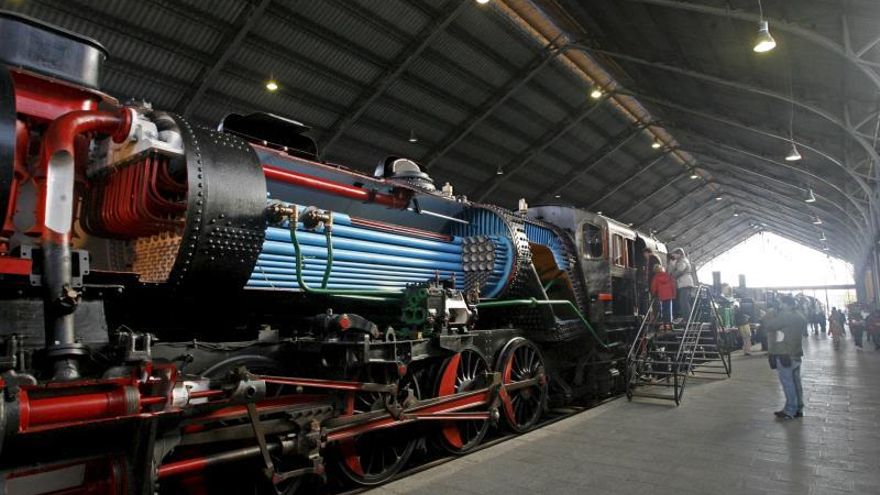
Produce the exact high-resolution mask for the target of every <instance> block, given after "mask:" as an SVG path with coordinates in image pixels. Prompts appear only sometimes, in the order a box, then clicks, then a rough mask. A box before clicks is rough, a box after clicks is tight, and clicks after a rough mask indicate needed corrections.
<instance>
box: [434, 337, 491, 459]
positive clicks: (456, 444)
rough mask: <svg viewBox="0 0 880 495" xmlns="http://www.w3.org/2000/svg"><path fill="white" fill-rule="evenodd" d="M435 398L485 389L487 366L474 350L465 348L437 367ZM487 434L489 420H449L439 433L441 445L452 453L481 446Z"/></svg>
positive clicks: (462, 452)
mask: <svg viewBox="0 0 880 495" xmlns="http://www.w3.org/2000/svg"><path fill="white" fill-rule="evenodd" d="M440 369H441V370H442V372H441V373H440V380H439V383H438V384H437V396H438V397H440V396H444V395H452V394H456V393H459V392H469V391H471V390H478V389H481V388H484V387H486V385H487V383H486V373H487V372H488V371H489V363H488V362H487V361H486V358H485V357H483V355H482V354H480V353H479V352H477V351H476V350H474V349H465V350H463V351H461V352H459V353H458V354H455V355H453V356H452V357H450V358H448V359H447V360H446V361H444V363H443V365H442V366H441V367H440ZM487 431H489V421H488V420H471V421H450V422H449V423H446V424H445V425H444V426H443V429H442V430H441V431H440V436H439V437H440V438H439V443H440V446H441V447H442V448H443V449H445V450H447V451H449V452H450V453H453V454H464V453H467V452H469V451H471V450H473V449H474V448H475V447H477V446H478V445H480V442H482V441H483V437H485V436H486V432H487Z"/></svg>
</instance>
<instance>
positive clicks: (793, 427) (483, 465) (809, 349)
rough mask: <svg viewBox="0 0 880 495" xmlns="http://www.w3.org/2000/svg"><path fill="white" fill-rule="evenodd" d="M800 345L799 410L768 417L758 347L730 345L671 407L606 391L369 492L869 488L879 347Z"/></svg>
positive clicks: (770, 379)
mask: <svg viewBox="0 0 880 495" xmlns="http://www.w3.org/2000/svg"><path fill="white" fill-rule="evenodd" d="M805 347H806V348H805V352H806V356H805V360H804V369H803V379H804V394H805V402H806V409H805V415H806V417H804V418H803V419H799V420H792V421H788V422H781V421H779V420H777V419H775V418H774V416H773V411H775V410H778V409H780V408H781V406H782V404H783V402H784V399H783V396H782V392H781V389H780V387H779V382H778V380H777V379H776V375H775V373H774V372H772V371H771V370H770V369H769V367H768V365H767V359H766V354H764V353H758V354H757V355H752V356H742V355H735V356H734V361H733V363H734V368H733V369H734V375H733V378H730V379H728V380H724V381H715V382H701V383H700V384H699V385H695V386H693V387H691V386H690V384H689V388H688V390H687V391H686V393H685V398H684V402H683V403H682V405H681V406H680V407H678V408H676V407H671V406H670V405H668V404H667V403H665V402H663V403H660V402H651V401H650V400H648V399H641V400H640V401H639V402H632V403H628V402H627V401H626V399H622V400H616V401H613V402H611V403H608V404H605V405H603V406H600V407H598V408H595V409H592V410H590V411H587V412H585V413H583V414H580V415H578V416H575V417H572V418H568V419H566V420H564V421H561V422H558V423H555V424H553V425H550V426H547V427H545V428H542V429H539V430H536V431H533V432H531V433H528V434H526V435H523V436H520V437H518V438H515V439H513V440H510V441H507V442H504V443H502V444H500V445H497V446H494V447H491V448H488V449H485V450H482V451H480V452H475V453H473V454H471V455H468V456H465V457H462V458H460V459H456V460H454V461H452V462H448V463H446V464H443V465H440V466H437V467H435V468H432V469H429V470H427V471H424V472H421V473H418V474H415V475H412V476H409V477H407V478H404V479H402V480H399V481H396V482H394V483H391V484H388V485H386V486H384V487H381V488H378V489H376V490H373V491H371V492H370V493H372V494H373V495H380V494H425V495H442V494H447V493H463V494H470V493H473V494H495V493H497V494H504V495H515V494H534V493H550V494H553V495H564V494H569V493H571V494H575V493H577V494H583V493H594V494H602V495H620V494H652V495H657V494H674V495H682V494H713V495H721V494H756V495H763V494H789V493H791V494H798V495H804V494H838V493H859V494H867V493H872V494H877V493H880V429H878V422H880V352H875V351H874V350H873V346H869V347H871V350H866V351H862V352H857V351H856V350H855V348H854V347H853V344H852V341H851V340H850V338H849V336H847V337H846V340H845V341H844V342H843V345H842V348H841V349H840V350H838V351H835V350H833V349H832V347H831V341H830V339H827V338H824V337H813V336H811V337H810V338H809V339H808V340H807V342H806V343H805ZM737 354H738V353H737ZM692 383H694V384H696V381H694V382H692ZM637 400H639V399H637Z"/></svg>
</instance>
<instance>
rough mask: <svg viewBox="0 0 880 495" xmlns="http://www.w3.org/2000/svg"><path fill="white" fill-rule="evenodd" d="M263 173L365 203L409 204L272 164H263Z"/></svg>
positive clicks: (271, 178)
mask: <svg viewBox="0 0 880 495" xmlns="http://www.w3.org/2000/svg"><path fill="white" fill-rule="evenodd" d="M263 173H264V174H266V178H267V179H270V180H276V181H278V182H283V183H285V184H290V185H293V186H301V187H307V188H309V189H317V190H318V191H321V192H326V193H329V194H334V195H336V196H342V197H343V198H349V199H354V200H357V201H363V202H366V203H378V204H380V205H384V206H387V207H389V208H405V207H406V205H407V204H409V200H408V199H405V198H401V197H397V196H394V195H392V194H385V193H380V192H377V191H375V190H368V189H364V188H361V187H356V186H349V185H347V184H342V183H340V182H335V181H331V180H327V179H322V178H320V177H315V176H313V175H306V174H301V173H299V172H293V171H291V170H285V169H283V168H279V167H276V166H273V165H266V164H263Z"/></svg>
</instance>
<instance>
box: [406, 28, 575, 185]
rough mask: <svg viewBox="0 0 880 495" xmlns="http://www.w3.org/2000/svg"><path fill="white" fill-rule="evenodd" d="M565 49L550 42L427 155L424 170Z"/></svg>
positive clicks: (423, 159)
mask: <svg viewBox="0 0 880 495" xmlns="http://www.w3.org/2000/svg"><path fill="white" fill-rule="evenodd" d="M564 48H565V47H559V46H557V45H556V44H555V43H554V42H552V41H551V42H550V43H548V44H547V46H545V47H544V48H543V49H542V50H541V53H540V54H539V55H538V58H536V59H535V60H533V61H532V63H531V64H529V66H528V67H527V68H526V69H525V70H524V71H523V72H522V73H520V74H517V75H516V76H514V77H513V78H512V79H511V80H510V81H508V83H507V85H506V86H505V87H504V88H502V89H500V90H499V91H498V92H496V96H495V97H494V98H492V99H491V100H489V101H488V102H487V103H486V104H485V105H483V106H482V107H481V108H480V110H479V111H478V112H477V113H476V114H475V115H473V116H472V117H471V118H470V119H468V121H467V122H465V123H464V124H463V125H462V126H460V130H458V131H456V132H455V133H454V134H453V135H451V136H449V137H447V138H446V139H445V140H444V141H443V142H442V143H441V144H440V146H439V147H438V148H437V149H435V150H434V151H431V152H429V153H428V154H427V155H425V156H424V157H423V158H422V160H421V163H422V164H424V169H425V170H429V169H430V168H431V167H433V166H434V164H436V163H437V160H439V159H440V158H442V157H443V155H445V154H446V153H448V152H449V150H451V149H452V148H453V147H454V146H455V145H457V144H458V143H460V142H461V141H462V140H463V139H464V138H465V137H467V136H468V135H469V134H470V133H471V131H473V130H474V129H475V128H476V127H477V126H478V125H480V123H481V122H483V121H484V120H486V118H487V117H489V116H490V115H492V113H493V112H495V110H497V109H498V108H499V107H500V106H501V105H503V104H504V102H506V101H507V100H508V99H510V97H511V96H513V95H514V94H515V93H516V92H517V91H519V89H520V88H522V87H523V86H525V85H526V84H527V83H528V82H529V81H531V80H532V78H533V77H535V76H536V75H538V73H539V72H541V70H542V69H543V68H544V67H546V66H547V64H549V63H550V62H551V61H552V60H554V59H555V58H556V56H557V55H559V54H560V53H563V52H564Z"/></svg>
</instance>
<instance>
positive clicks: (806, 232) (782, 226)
mask: <svg viewBox="0 0 880 495" xmlns="http://www.w3.org/2000/svg"><path fill="white" fill-rule="evenodd" d="M737 205H738V206H739V207H740V209H741V210H742V211H743V212H747V213H748V214H750V215H752V216H755V217H758V218H760V219H761V220H762V221H764V222H769V224H768V225H769V226H770V227H773V228H775V229H777V230H779V231H785V232H788V233H789V235H791V236H795V234H797V236H795V237H796V238H797V239H798V242H799V243H801V244H804V245H808V246H811V247H815V246H816V245H817V244H818V238H819V236H818V233H819V232H820V229H818V228H817V227H816V226H815V225H812V224H810V225H803V222H795V221H792V220H791V217H789V216H787V215H782V214H781V213H780V214H778V215H777V213H776V211H775V210H773V209H771V208H770V207H769V206H768V205H767V204H764V203H762V204H758V203H755V205H754V206H753V205H752V204H751V203H748V202H745V203H738V204H737ZM759 206H760V207H759ZM828 227H829V228H826V229H821V231H824V232H829V233H831V234H832V235H833V236H835V237H836V239H837V240H839V242H837V245H842V246H844V247H846V249H847V252H850V251H852V252H855V251H857V250H858V247H857V245H855V244H854V243H853V242H852V238H851V237H849V236H848V235H847V234H846V233H841V232H840V231H839V230H838V229H836V228H834V227H832V226H831V225H830V224H829V225H828Z"/></svg>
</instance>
